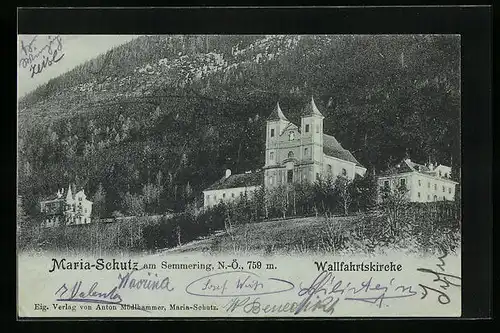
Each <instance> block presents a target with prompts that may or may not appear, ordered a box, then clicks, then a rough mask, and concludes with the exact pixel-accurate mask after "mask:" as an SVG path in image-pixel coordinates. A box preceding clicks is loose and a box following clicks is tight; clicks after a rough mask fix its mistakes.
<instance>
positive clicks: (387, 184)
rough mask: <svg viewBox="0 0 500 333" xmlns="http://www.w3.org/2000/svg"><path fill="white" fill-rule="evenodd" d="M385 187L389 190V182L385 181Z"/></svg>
mask: <svg viewBox="0 0 500 333" xmlns="http://www.w3.org/2000/svg"><path fill="white" fill-rule="evenodd" d="M384 187H385V188H389V181H388V180H386V181H384Z"/></svg>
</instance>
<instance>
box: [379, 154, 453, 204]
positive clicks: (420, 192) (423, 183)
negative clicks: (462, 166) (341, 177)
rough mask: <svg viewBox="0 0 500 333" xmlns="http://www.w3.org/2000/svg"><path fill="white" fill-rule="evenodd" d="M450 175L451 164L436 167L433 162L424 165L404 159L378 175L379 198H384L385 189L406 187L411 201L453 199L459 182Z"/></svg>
mask: <svg viewBox="0 0 500 333" xmlns="http://www.w3.org/2000/svg"><path fill="white" fill-rule="evenodd" d="M450 176H451V167H449V166H445V165H442V164H441V165H438V166H437V167H434V165H433V164H432V163H429V164H427V165H424V164H419V163H415V162H413V161H412V160H411V159H409V158H407V159H404V160H403V161H401V162H400V163H398V164H397V165H395V166H393V167H391V168H389V169H388V170H387V171H386V172H384V173H383V175H382V176H380V177H378V186H379V200H382V194H383V193H384V190H385V191H394V190H395V189H397V188H399V187H405V188H406V190H407V194H406V195H407V198H408V199H409V201H411V202H434V201H445V200H447V201H453V200H455V187H456V185H457V184H458V182H456V181H454V180H452V179H451V178H450Z"/></svg>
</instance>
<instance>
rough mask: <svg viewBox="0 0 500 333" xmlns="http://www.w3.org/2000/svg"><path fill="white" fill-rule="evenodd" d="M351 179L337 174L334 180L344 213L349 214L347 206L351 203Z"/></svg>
mask: <svg viewBox="0 0 500 333" xmlns="http://www.w3.org/2000/svg"><path fill="white" fill-rule="evenodd" d="M351 184H352V181H350V180H349V179H348V178H346V177H343V176H338V177H337V179H336V180H335V190H336V192H337V193H338V196H339V198H340V202H341V204H342V208H343V210H344V215H346V216H347V215H348V214H349V207H350V205H351V203H352V197H353V195H352V185H351Z"/></svg>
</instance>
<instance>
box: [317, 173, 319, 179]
mask: <svg viewBox="0 0 500 333" xmlns="http://www.w3.org/2000/svg"><path fill="white" fill-rule="evenodd" d="M316 180H319V173H317V172H316Z"/></svg>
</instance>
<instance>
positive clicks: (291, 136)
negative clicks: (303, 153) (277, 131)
mask: <svg viewBox="0 0 500 333" xmlns="http://www.w3.org/2000/svg"><path fill="white" fill-rule="evenodd" d="M294 139H295V133H294V132H290V134H288V140H290V141H293V140H294Z"/></svg>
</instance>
